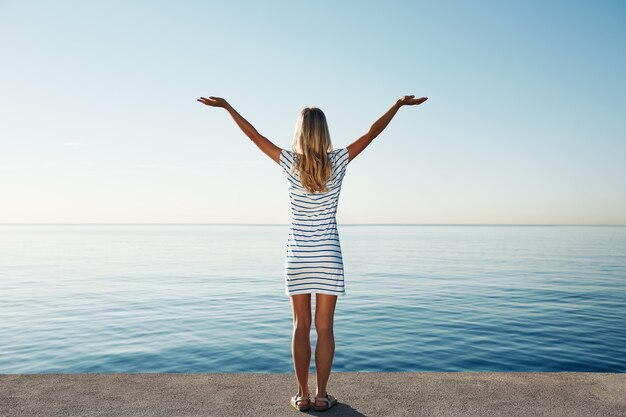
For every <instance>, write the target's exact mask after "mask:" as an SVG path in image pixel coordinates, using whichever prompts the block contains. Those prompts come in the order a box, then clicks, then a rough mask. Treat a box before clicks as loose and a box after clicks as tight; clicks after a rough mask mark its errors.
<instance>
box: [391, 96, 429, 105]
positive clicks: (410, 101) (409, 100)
mask: <svg viewBox="0 0 626 417" xmlns="http://www.w3.org/2000/svg"><path fill="white" fill-rule="evenodd" d="M426 100H428V97H420V98H415V96H414V95H410V96H404V97H401V98H400V99H398V104H399V105H401V106H413V105H416V104H422V103H423V102H425V101H426Z"/></svg>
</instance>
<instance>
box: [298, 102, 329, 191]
mask: <svg viewBox="0 0 626 417" xmlns="http://www.w3.org/2000/svg"><path fill="white" fill-rule="evenodd" d="M291 148H292V150H293V152H295V153H296V154H297V157H296V158H295V161H294V164H293V168H292V169H293V170H294V171H295V170H299V171H300V182H301V183H302V186H303V187H304V188H305V189H306V190H307V192H309V193H316V192H322V193H325V192H327V191H328V189H327V188H326V182H327V181H328V178H330V176H331V174H332V167H331V165H330V161H329V160H328V154H329V153H330V152H332V150H333V145H332V143H331V141H330V131H329V130H328V123H326V116H325V115H324V112H323V111H322V110H320V109H318V108H317V107H308V106H307V107H305V108H304V109H302V111H301V112H300V115H299V116H298V121H297V123H296V131H295V133H294V135H293V142H292V144H291Z"/></svg>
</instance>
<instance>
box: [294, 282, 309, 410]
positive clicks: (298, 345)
mask: <svg viewBox="0 0 626 417" xmlns="http://www.w3.org/2000/svg"><path fill="white" fill-rule="evenodd" d="M291 308H292V310H293V340H292V343H291V353H292V355H293V365H294V369H295V371H296V379H297V380H298V395H304V396H306V395H308V394H309V365H310V363H311V338H310V336H311V294H297V295H292V296H291ZM305 403H306V401H305V402H302V403H300V405H304V404H305Z"/></svg>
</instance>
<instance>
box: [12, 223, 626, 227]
mask: <svg viewBox="0 0 626 417" xmlns="http://www.w3.org/2000/svg"><path fill="white" fill-rule="evenodd" d="M46 225H50V226H54V225H58V226H60V225H63V226H80V225H94V226H142V225H145V226H150V225H152V226H289V225H290V224H289V223H176V222H143V223H138V222H125V223H122V222H74V223H67V222H35V223H33V222H13V223H2V222H0V226H46ZM337 225H341V226H535V227H536V226H594V227H597V226H606V227H625V226H626V224H602V223H600V224H598V223H339V222H338V223H337Z"/></svg>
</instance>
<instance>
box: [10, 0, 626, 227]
mask: <svg viewBox="0 0 626 417" xmlns="http://www.w3.org/2000/svg"><path fill="white" fill-rule="evenodd" d="M0 46H1V49H0V50H1V51H2V61H1V62H2V65H0V83H1V88H0V222H2V223H27V222H31V223H39V222H64V223H78V222H105V223H109V222H119V223H126V222H137V223H143V222H146V223H153V222H175V223H275V224H287V223H288V222H289V197H288V194H287V181H286V179H285V178H284V177H283V175H282V173H281V171H280V167H279V166H278V165H277V164H276V163H275V162H274V161H272V160H271V159H270V158H269V157H267V156H266V155H265V154H263V153H262V152H261V151H260V150H258V149H257V148H256V147H255V146H254V144H253V143H252V142H251V141H250V140H249V139H248V138H247V137H246V136H245V135H244V134H243V133H242V132H241V131H240V130H239V128H238V127H237V125H236V124H235V123H234V121H233V120H232V118H231V117H230V115H229V114H228V113H227V112H226V111H225V110H223V109H217V108H211V107H207V106H204V105H203V104H201V103H199V102H197V101H196V99H197V98H198V97H200V96H205V97H207V96H210V95H212V96H220V97H224V98H225V99H226V100H228V101H229V102H230V103H231V104H232V105H233V107H234V108H235V109H237V110H238V111H239V112H240V113H241V114H242V115H243V116H244V117H245V118H246V119H247V120H248V121H249V122H251V123H252V124H253V125H254V126H255V127H256V128H257V130H259V132H261V133H262V134H263V135H265V136H267V137H268V138H269V139H270V140H272V141H273V142H274V143H275V144H276V145H278V146H280V147H282V148H287V149H290V146H291V140H292V136H293V132H294V128H295V122H296V117H297V115H298V113H299V112H300V110H301V109H302V108H303V107H304V106H307V105H309V106H317V107H319V108H321V109H322V110H323V111H324V113H325V114H326V117H327V120H328V122H329V126H330V132H331V137H332V141H333V145H334V147H335V148H340V147H345V146H347V145H348V144H350V143H351V142H352V141H353V140H355V139H356V138H358V137H359V136H361V135H362V134H363V133H365V132H366V131H367V130H368V129H369V127H370V126H371V124H372V123H373V122H374V121H375V120H376V119H377V118H378V117H380V116H381V115H382V114H383V113H384V112H385V111H387V110H388V109H389V107H391V106H392V104H393V103H394V102H395V101H396V100H397V99H398V98H399V97H400V96H402V95H404V94H415V95H416V97H421V96H428V97H429V100H428V101H427V102H426V103H424V104H423V105H420V106H410V107H403V108H401V109H400V110H399V112H398V113H397V115H396V117H395V118H394V119H393V120H392V121H391V123H390V125H389V126H388V128H387V129H386V130H385V131H384V132H383V133H382V134H381V135H380V136H378V137H377V138H376V139H375V140H374V142H373V143H372V144H371V145H370V146H369V147H368V148H367V149H366V150H365V151H364V152H363V153H361V154H360V155H359V156H358V157H357V158H356V159H354V161H352V162H351V163H350V165H349V166H348V171H347V173H346V176H345V179H344V183H343V189H342V195H341V200H340V203H339V208H338V213H337V220H338V222H339V223H340V224H342V223H343V224H354V223H427V224H428V223H469V224H473V223H495V224H501V223H507V224H538V223H555V224H626V121H625V120H626V117H625V116H626V75H625V74H626V3H625V2H623V1H585V2H583V1H550V2H544V1H523V2H522V1H476V2H469V1H458V2H449V1H436V2H433V1H423V2H418V1H406V2H383V1H379V2H366V1H316V2H288V1H279V2H272V1H263V2H260V1H254V2H252V1H251V2H240V1H233V2H227V1H219V2H217V1H216V2H204V1H203V2H201V1H198V2H165V1H144V2H141V1H132V2H127V1H117V2H116V1H103V2H86V1H72V2H68V1H46V2H43V1H42V2H36V1H13V2H8V1H4V2H0Z"/></svg>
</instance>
